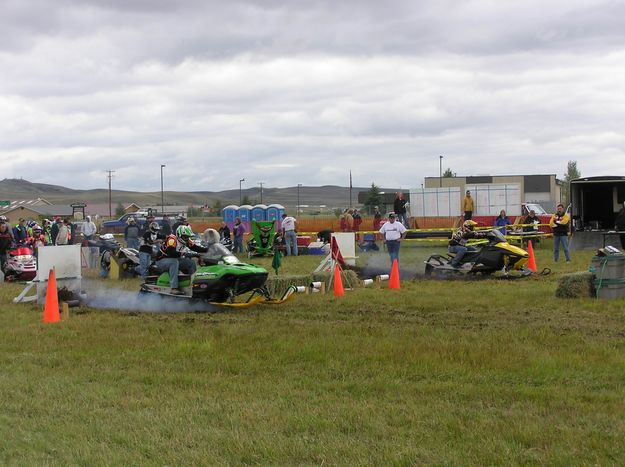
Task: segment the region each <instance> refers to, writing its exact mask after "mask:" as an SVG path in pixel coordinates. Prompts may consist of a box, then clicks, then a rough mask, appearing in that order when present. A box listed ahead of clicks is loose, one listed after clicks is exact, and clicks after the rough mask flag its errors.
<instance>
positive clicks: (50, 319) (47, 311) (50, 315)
mask: <svg viewBox="0 0 625 467" xmlns="http://www.w3.org/2000/svg"><path fill="white" fill-rule="evenodd" d="M58 321H61V314H60V313H59V297H58V295H57V291H56V278H55V277H54V269H50V275H49V276H48V290H47V291H46V304H45V306H44V307H43V322H44V323H56V322H58Z"/></svg>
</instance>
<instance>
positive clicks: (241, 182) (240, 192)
mask: <svg viewBox="0 0 625 467" xmlns="http://www.w3.org/2000/svg"><path fill="white" fill-rule="evenodd" d="M244 181H245V179H244V178H242V179H241V180H239V206H241V205H242V204H243V192H242V191H241V185H242V184H243V182H244Z"/></svg>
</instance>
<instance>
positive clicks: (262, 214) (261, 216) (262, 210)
mask: <svg viewBox="0 0 625 467" xmlns="http://www.w3.org/2000/svg"><path fill="white" fill-rule="evenodd" d="M252 220H255V221H264V220H267V206H266V205H265V204H257V205H256V206H254V207H253V208H252Z"/></svg>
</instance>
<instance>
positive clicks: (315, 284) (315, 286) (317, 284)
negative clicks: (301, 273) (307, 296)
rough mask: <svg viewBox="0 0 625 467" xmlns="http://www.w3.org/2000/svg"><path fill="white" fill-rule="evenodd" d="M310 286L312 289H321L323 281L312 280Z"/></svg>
mask: <svg viewBox="0 0 625 467" xmlns="http://www.w3.org/2000/svg"><path fill="white" fill-rule="evenodd" d="M310 288H311V289H320V288H321V281H319V282H311V283H310Z"/></svg>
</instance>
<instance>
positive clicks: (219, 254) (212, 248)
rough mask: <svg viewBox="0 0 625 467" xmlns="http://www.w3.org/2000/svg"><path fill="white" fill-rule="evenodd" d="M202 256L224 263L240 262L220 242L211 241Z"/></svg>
mask: <svg viewBox="0 0 625 467" xmlns="http://www.w3.org/2000/svg"><path fill="white" fill-rule="evenodd" d="M203 256H204V257H205V258H207V259H212V260H217V261H223V262H224V263H226V264H236V263H240V261H239V259H238V258H237V257H236V256H234V255H233V254H232V252H231V251H230V250H228V248H226V247H225V246H223V245H222V244H221V243H211V244H210V245H209V246H208V251H207V252H206V253H204V255H203Z"/></svg>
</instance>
